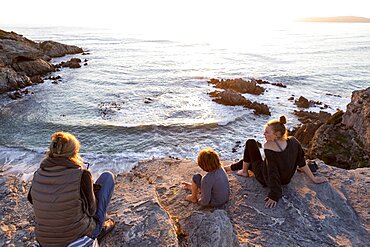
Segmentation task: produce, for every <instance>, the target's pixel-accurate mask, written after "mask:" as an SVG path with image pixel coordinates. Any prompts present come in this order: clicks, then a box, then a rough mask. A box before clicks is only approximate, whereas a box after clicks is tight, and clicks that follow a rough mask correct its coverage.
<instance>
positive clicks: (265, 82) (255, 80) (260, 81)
mask: <svg viewBox="0 0 370 247" xmlns="http://www.w3.org/2000/svg"><path fill="white" fill-rule="evenodd" d="M251 81H252V82H255V83H257V84H271V83H270V82H268V81H264V80H261V79H252V80H251Z"/></svg>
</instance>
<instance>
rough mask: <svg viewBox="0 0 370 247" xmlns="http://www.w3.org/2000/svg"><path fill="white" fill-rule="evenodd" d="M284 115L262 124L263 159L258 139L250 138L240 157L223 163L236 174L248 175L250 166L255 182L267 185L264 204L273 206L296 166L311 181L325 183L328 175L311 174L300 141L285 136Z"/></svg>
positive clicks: (226, 168)
mask: <svg viewBox="0 0 370 247" xmlns="http://www.w3.org/2000/svg"><path fill="white" fill-rule="evenodd" d="M285 124H286V117H285V116H284V115H283V116H280V118H279V120H272V121H270V122H268V123H267V124H266V126H265V132H264V135H265V139H266V142H265V144H264V145H263V148H264V153H265V159H264V160H262V157H261V153H260V151H259V149H258V146H257V142H256V141H255V140H252V139H249V140H248V141H247V142H246V144H245V150H244V157H243V160H240V161H239V162H237V163H235V164H232V165H231V166H228V167H225V170H226V171H227V172H230V171H236V170H238V172H237V174H238V175H240V176H245V177H248V170H251V171H252V172H253V173H254V175H255V177H256V179H257V180H258V182H260V183H261V184H262V185H263V186H267V187H269V188H270V192H269V194H268V195H267V197H266V198H265V202H266V203H265V206H266V207H268V208H273V207H275V206H276V205H277V202H278V200H279V199H280V198H281V196H282V189H281V185H285V184H288V183H289V182H290V180H291V178H292V177H293V175H294V173H295V172H296V170H297V168H298V169H300V170H302V171H303V172H304V173H305V174H306V175H307V176H308V177H309V178H310V179H311V180H312V181H313V182H314V183H324V182H327V179H326V178H324V177H319V176H314V175H313V174H312V172H311V170H310V168H309V167H308V165H306V162H305V159H304V151H303V149H302V146H301V144H300V143H299V142H298V141H297V139H295V138H294V137H287V130H286V127H285Z"/></svg>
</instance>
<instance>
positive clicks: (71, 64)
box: [60, 58, 81, 68]
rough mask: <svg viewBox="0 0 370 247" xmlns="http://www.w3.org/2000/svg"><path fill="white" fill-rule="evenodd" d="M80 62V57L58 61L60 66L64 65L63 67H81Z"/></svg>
mask: <svg viewBox="0 0 370 247" xmlns="http://www.w3.org/2000/svg"><path fill="white" fill-rule="evenodd" d="M80 62H81V59H79V58H71V59H70V60H69V61H67V62H62V63H60V66H61V67H64V68H65V67H68V68H80V67H81V65H80Z"/></svg>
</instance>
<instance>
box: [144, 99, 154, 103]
mask: <svg viewBox="0 0 370 247" xmlns="http://www.w3.org/2000/svg"><path fill="white" fill-rule="evenodd" d="M152 102H153V99H152V98H149V97H147V98H145V101H144V103H145V104H150V103H152Z"/></svg>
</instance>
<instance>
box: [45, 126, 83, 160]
mask: <svg viewBox="0 0 370 247" xmlns="http://www.w3.org/2000/svg"><path fill="white" fill-rule="evenodd" d="M79 151H80V142H79V141H78V140H77V138H76V137H75V136H74V135H72V134H71V133H68V132H55V133H54V134H52V135H51V143H50V146H49V151H48V153H47V155H48V156H49V157H52V158H56V157H66V158H69V160H71V161H72V162H73V163H75V164H76V165H78V166H82V164H83V161H82V158H81V156H80V155H79V154H78V152H79Z"/></svg>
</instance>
